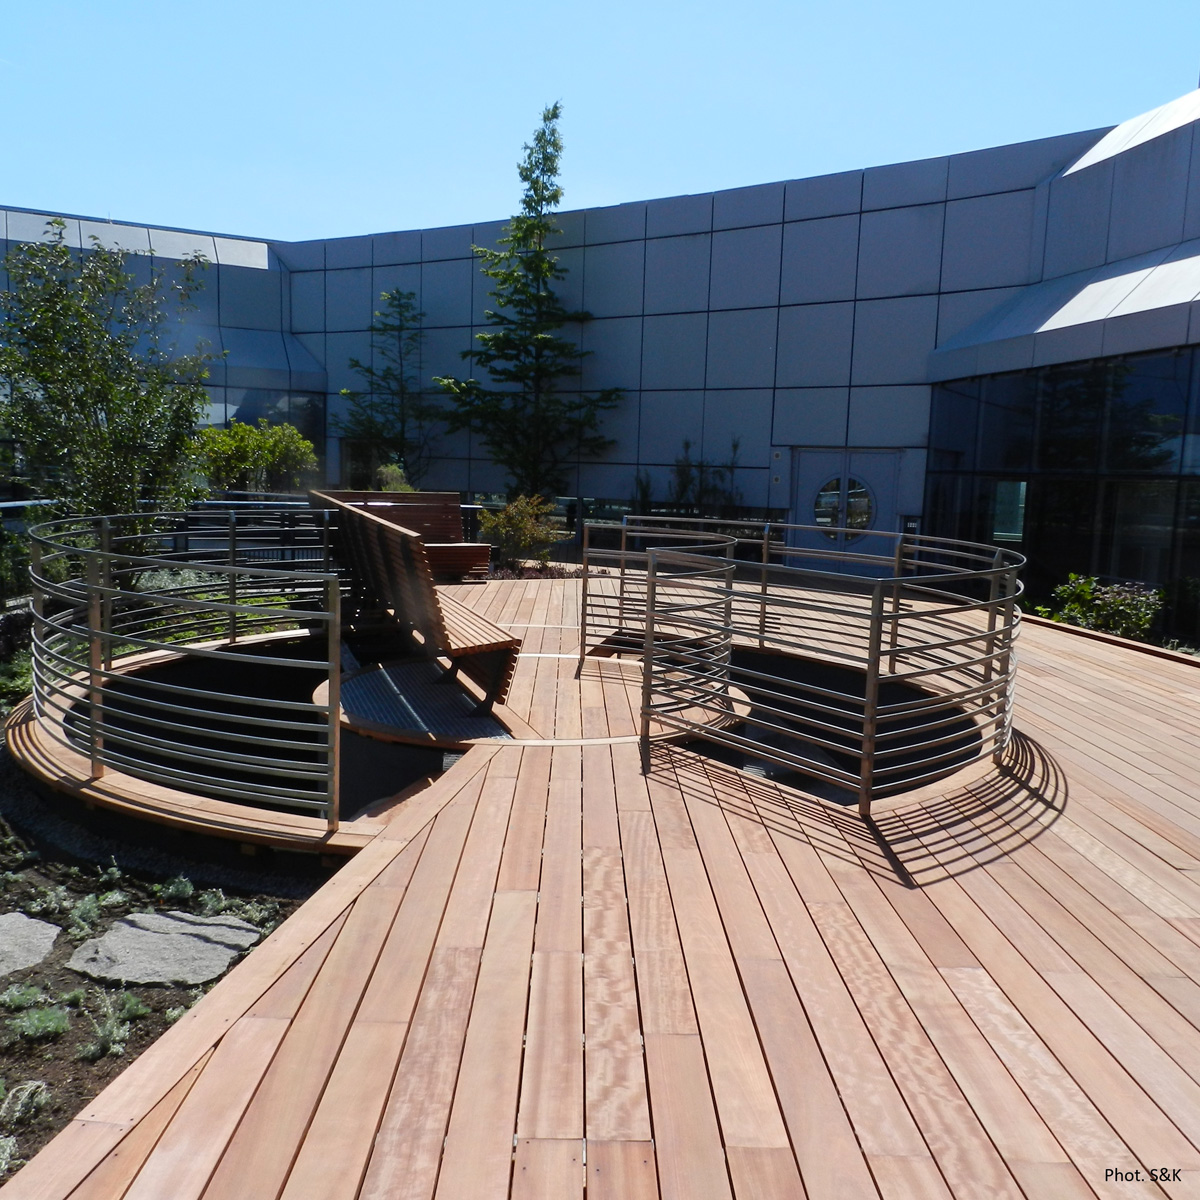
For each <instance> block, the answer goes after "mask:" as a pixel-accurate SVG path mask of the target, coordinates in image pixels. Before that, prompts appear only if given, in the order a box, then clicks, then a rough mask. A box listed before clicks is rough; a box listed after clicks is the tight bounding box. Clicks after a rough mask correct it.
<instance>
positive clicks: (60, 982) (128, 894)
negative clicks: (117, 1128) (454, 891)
mask: <svg viewBox="0 0 1200 1200" xmlns="http://www.w3.org/2000/svg"><path fill="white" fill-rule="evenodd" d="M0 812H2V813H3V816H0V912H24V913H26V914H27V915H29V916H31V917H36V918H37V919H38V920H42V921H49V922H51V923H52V924H55V925H58V926H60V927H61V928H62V929H63V931H64V932H63V934H61V935H60V936H59V938H58V939H57V941H56V943H55V945H54V949H53V950H52V951H51V953H50V956H49V957H48V958H46V959H45V960H44V961H43V962H41V963H39V964H38V965H36V966H33V967H29V968H27V969H25V970H21V971H13V972H11V973H9V974H8V975H4V976H0V1081H2V1082H3V1085H4V1088H5V1093H6V1096H7V1098H8V1100H9V1103H8V1106H7V1108H6V1107H5V1104H4V1100H3V1099H0V1167H2V1166H3V1165H4V1157H5V1151H6V1150H8V1151H9V1152H10V1153H11V1157H10V1161H9V1162H8V1164H7V1166H6V1168H5V1169H2V1170H0V1179H4V1178H6V1177H7V1176H8V1175H9V1174H11V1173H12V1172H14V1171H16V1170H17V1168H18V1167H19V1166H20V1165H21V1163H22V1162H24V1161H27V1160H28V1159H30V1158H32V1157H33V1155H34V1154H36V1153H37V1151H38V1150H39V1149H40V1148H41V1147H42V1146H43V1145H44V1144H45V1143H46V1142H48V1141H49V1140H50V1139H51V1138H52V1137H53V1136H54V1135H55V1134H56V1133H57V1132H58V1131H59V1130H60V1129H62V1128H63V1127H64V1126H65V1125H67V1124H68V1123H69V1122H70V1121H71V1119H72V1118H73V1117H74V1116H75V1115H76V1114H77V1113H78V1112H79V1111H80V1110H81V1109H82V1108H83V1107H84V1106H85V1105H86V1104H87V1103H88V1101H89V1100H91V1099H92V1098H93V1097H94V1096H96V1095H97V1094H98V1093H99V1092H100V1091H101V1090H103V1088H104V1087H105V1085H107V1084H108V1083H109V1082H110V1081H111V1080H112V1079H113V1078H114V1077H115V1076H116V1075H118V1074H120V1072H121V1071H123V1070H124V1069H125V1068H126V1067H127V1066H129V1064H130V1063H131V1062H132V1061H133V1060H134V1059H135V1058H136V1057H137V1056H138V1055H139V1054H140V1053H141V1052H142V1051H143V1050H145V1049H146V1047H148V1046H149V1045H150V1044H151V1043H152V1042H153V1041H155V1039H156V1038H158V1037H159V1036H160V1035H161V1034H162V1033H163V1032H165V1031H166V1030H167V1029H168V1028H169V1027H170V1026H171V1024H172V1023H173V1022H174V1021H175V1020H177V1019H178V1018H179V1017H180V1016H182V1015H183V1013H184V1012H186V1011H187V1009H188V1008H189V1007H191V1005H193V1004H195V1003H196V1001H197V1000H199V999H200V997H201V996H203V995H204V993H205V991H207V989H208V988H209V987H211V986H212V984H211V983H210V984H206V985H203V986H201V987H175V986H159V985H143V984H131V985H129V986H128V987H123V986H121V985H118V984H108V983H99V982H97V981H95V980H92V979H89V978H87V977H86V976H83V975H80V974H78V973H77V972H75V971H72V970H71V969H70V968H69V967H68V966H67V962H68V960H69V959H70V957H71V955H72V954H73V953H74V952H75V950H76V948H77V947H78V946H79V945H80V943H81V942H83V941H84V940H86V939H87V938H91V937H98V936H100V935H101V934H102V933H103V932H104V931H105V930H106V929H108V928H109V926H110V925H111V924H112V922H113V921H114V920H115V919H116V918H118V917H122V916H126V915H127V914H129V913H132V912H154V911H159V910H163V911H165V910H168V909H176V910H179V911H182V912H191V913H196V914H198V915H207V916H211V915H214V914H215V913H216V912H225V913H228V914H230V915H233V916H238V917H241V918H243V919H245V920H249V921H250V922H251V923H252V924H254V925H256V926H258V927H259V928H260V929H261V930H262V931H263V933H264V935H265V934H266V933H268V932H269V931H270V930H271V929H273V928H274V927H275V926H276V925H277V924H279V922H281V921H283V920H284V919H286V918H287V917H288V916H289V915H290V914H291V913H292V912H293V911H294V910H295V909H296V908H297V907H298V906H299V904H300V903H302V901H303V899H304V898H305V897H306V896H307V895H308V894H310V893H311V892H312V891H314V890H315V889H316V887H317V886H319V884H320V883H321V882H322V880H323V878H324V877H326V876H327V875H328V870H327V869H326V870H324V871H319V870H313V869H312V864H306V866H307V869H301V870H297V871H296V872H295V873H294V874H291V875H289V874H288V873H287V872H286V869H285V870H284V871H282V872H281V871H280V870H278V868H279V867H284V868H286V865H287V864H281V863H276V862H269V861H265V860H264V861H260V862H258V863H257V864H255V863H253V862H251V863H250V864H249V865H245V866H243V865H241V864H239V863H237V862H236V860H235V859H230V858H227V859H226V860H225V862H224V863H222V862H221V861H220V860H219V859H210V860H209V861H207V862H206V861H203V860H197V859H195V858H194V857H193V858H187V859H184V858H180V857H178V855H177V852H176V848H175V847H171V848H170V849H168V850H164V842H163V840H162V839H159V838H156V837H155V835H154V832H153V830H152V829H151V830H147V831H145V839H144V841H143V842H142V843H141V844H139V843H138V842H137V841H136V840H129V841H119V840H114V839H113V837H112V836H110V835H111V832H112V831H111V829H105V828H103V827H101V828H100V829H97V827H96V824H95V821H94V814H93V819H92V822H91V823H92V828H90V829H89V828H88V827H87V825H86V824H85V823H84V821H83V814H82V813H79V814H74V813H73V812H72V811H71V810H70V809H69V808H64V807H63V805H62V803H61V802H60V801H55V800H54V799H53V798H51V797H48V796H43V795H41V794H40V793H37V792H35V791H34V789H33V788H32V787H30V785H29V784H28V782H27V781H26V780H25V778H24V776H22V775H20V773H19V772H17V771H16V770H15V769H14V768H13V766H12V764H11V761H10V760H8V757H7V754H6V753H5V752H4V751H3V750H2V749H0ZM76 815H78V816H79V818H80V820H79V823H78V824H76V823H75V822H74V820H73V819H72V818H73V817H74V816H76ZM48 833H49V834H51V835H54V836H55V837H56V838H57V841H58V844H57V845H56V844H55V843H54V842H52V841H50V840H48V837H47V834H48ZM202 849H203V847H202ZM296 865H297V866H298V867H299V866H300V864H296ZM272 868H275V869H272ZM256 881H257V882H256ZM214 884H216V885H219V886H214ZM264 886H266V887H267V888H268V889H269V890H266V891H264V890H261V889H262V887H264ZM89 897H91V898H92V899H90V900H89V899H88V898H89ZM248 953H253V950H250V951H248ZM237 961H240V959H235V960H234V963H233V964H231V966H232V965H235V964H236V962H237ZM213 982H216V981H215V980H214V981H213ZM22 985H32V986H34V987H36V988H39V989H41V992H42V993H43V994H44V997H45V998H44V999H43V1000H41V1001H39V1003H38V1004H36V1005H34V1006H33V1007H32V1008H30V1009H27V1010H25V1011H27V1012H29V1011H34V1009H35V1008H47V1007H53V1008H58V1009H61V1010H65V1012H66V1014H67V1021H68V1027H67V1029H66V1032H64V1033H61V1034H59V1035H57V1036H54V1037H50V1038H46V1039H44V1040H30V1038H28V1037H26V1036H22V1035H21V1033H20V1032H19V1031H18V1029H16V1028H14V1025H13V1022H14V1021H19V1020H20V1017H21V1010H20V1009H18V1008H14V1007H12V1005H13V1003H14V1001H18V1000H19V999H20V998H19V996H17V995H16V993H17V992H18V990H19V989H20V987H21V986H22ZM127 997H133V998H136V1001H140V1004H138V1003H136V1002H135V1001H134V1000H130V999H127ZM143 1007H144V1008H145V1009H146V1010H148V1011H146V1012H145V1013H142V1008H143ZM112 1008H116V1009H117V1010H118V1011H120V1010H122V1009H124V1016H125V1018H126V1019H125V1022H124V1023H125V1024H126V1025H127V1031H126V1030H119V1033H120V1034H122V1035H125V1041H124V1046H123V1049H117V1050H114V1051H112V1052H110V1053H106V1054H98V1050H100V1049H102V1048H103V1047H101V1046H99V1045H98V1038H97V1027H96V1026H97V1024H98V1023H103V1022H104V1019H105V1016H106V1015H107V1013H108V1012H110V1011H111V1009H112ZM139 1013H141V1014H142V1015H134V1014H139ZM118 1023H120V1017H119V1018H118ZM31 1081H40V1082H41V1083H43V1084H44V1085H45V1086H46V1088H47V1089H48V1092H47V1093H45V1101H44V1104H43V1105H42V1107H41V1108H40V1109H39V1110H37V1111H36V1112H33V1113H25V1114H22V1113H20V1112H18V1111H16V1110H17V1107H18V1106H17V1105H16V1104H15V1103H14V1101H16V1100H17V1099H18V1098H19V1097H18V1096H14V1095H13V1092H14V1089H15V1088H19V1087H20V1085H21V1084H23V1083H29V1082H31ZM39 1090H40V1089H39ZM7 1138H14V1139H15V1146H13V1145H12V1144H11V1143H7V1142H5V1141H3V1140H2V1139H7Z"/></svg>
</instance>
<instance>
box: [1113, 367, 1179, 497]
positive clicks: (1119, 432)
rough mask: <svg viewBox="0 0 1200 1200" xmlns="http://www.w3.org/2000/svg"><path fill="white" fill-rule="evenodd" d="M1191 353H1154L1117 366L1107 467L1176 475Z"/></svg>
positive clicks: (1114, 373)
mask: <svg viewBox="0 0 1200 1200" xmlns="http://www.w3.org/2000/svg"><path fill="white" fill-rule="evenodd" d="M1190 365H1191V356H1190V355H1188V354H1154V355H1149V356H1142V357H1138V358H1131V359H1126V360H1124V361H1122V362H1117V363H1114V364H1113V367H1112V378H1111V381H1110V397H1109V406H1108V420H1107V422H1106V425H1107V428H1106V429H1105V436H1104V443H1105V445H1104V466H1105V468H1106V469H1107V470H1109V471H1154V472H1156V473H1158V474H1170V475H1174V474H1177V473H1178V471H1179V456H1180V450H1181V447H1182V436H1183V422H1184V417H1185V415H1186V413H1187V393H1188V375H1189V367H1190Z"/></svg>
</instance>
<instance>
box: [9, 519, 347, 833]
mask: <svg viewBox="0 0 1200 1200" xmlns="http://www.w3.org/2000/svg"><path fill="white" fill-rule="evenodd" d="M328 523H329V515H328V514H327V513H323V512H317V511H312V510H309V509H297V508H293V507H286V508H279V509H275V510H272V509H270V508H266V507H255V508H250V507H243V506H239V507H236V508H229V509H221V510H215V509H212V508H205V509H201V510H193V511H189V512H181V513H161V514H146V513H129V514H122V515H118V516H106V517H68V518H63V519H60V520H56V521H49V522H46V523H44V524H40V525H36V526H34V527H33V528H32V529H31V530H30V545H31V565H30V580H31V585H32V596H33V600H32V603H33V611H34V621H33V631H32V638H33V681H34V687H33V702H34V711H35V713H36V715H37V718H38V720H39V722H40V723H41V724H42V726H43V728H45V729H46V730H47V731H48V732H49V733H50V734H51V736H54V737H57V738H59V739H60V740H61V741H63V742H64V743H65V744H66V745H67V746H68V747H69V748H70V749H72V750H74V751H75V752H77V753H79V754H82V755H84V756H86V757H87V758H88V759H89V760H90V763H91V773H92V775H93V777H99V776H101V775H103V774H104V772H105V771H106V770H108V769H112V770H118V771H121V772H123V773H124V774H127V775H131V776H134V777H136V778H138V779H142V780H146V781H148V782H152V783H157V784H161V785H163V786H166V787H169V788H175V789H178V790H181V791H185V792H198V793H200V794H203V795H209V796H214V797H217V798H228V799H231V800H235V801H240V802H242V803H251V804H255V805H259V806H262V807H268V808H274V809H283V810H292V811H299V812H306V813H312V814H314V815H318V816H322V817H324V819H325V821H326V823H327V825H328V827H329V828H330V829H331V830H333V829H336V828H337V825H338V820H339V811H338V810H339V792H338V757H339V749H340V732H339V725H338V678H339V674H340V663H341V649H340V646H341V629H340V596H341V581H340V578H339V575H338V573H337V571H336V569H335V566H334V563H333V560H332V558H331V556H330V536H329V528H328ZM289 632H305V633H307V634H308V635H309V636H311V637H313V638H315V639H317V640H318V644H319V646H320V649H319V650H318V651H317V654H316V656H315V657H311V658H299V659H298V658H293V657H288V656H285V655H281V654H277V653H273V652H272V642H273V639H272V638H271V637H270V636H264V635H271V634H285V635H286V634H287V633H289ZM179 660H182V661H183V662H184V663H186V664H195V666H196V669H197V670H201V671H202V672H204V673H206V674H208V675H209V676H210V678H208V680H207V681H204V675H203V674H202V675H201V679H200V680H196V679H194V678H193V679H191V680H190V681H189V680H188V679H187V678H186V677H182V678H176V679H174V680H164V679H153V678H144V677H143V675H142V673H141V671H140V670H139V668H144V667H149V666H152V665H154V664H156V663H160V662H165V661H179ZM223 667H224V668H227V669H228V670H229V671H230V672H232V671H234V670H236V669H241V670H243V671H244V670H245V669H247V668H249V669H251V670H253V669H255V668H262V669H271V670H278V671H283V672H288V673H295V674H294V678H295V679H296V687H295V688H294V689H290V690H292V691H294V692H295V693H296V694H297V695H299V696H302V697H304V698H303V699H299V698H294V697H293V698H291V699H284V698H279V697H269V696H251V695H245V694H242V693H241V692H240V691H237V690H235V689H233V688H232V687H231V688H229V689H228V690H225V689H224V688H223V687H222V685H221V682H220V672H221V669H222V668H223ZM212 668H216V670H217V678H216V680H215V681H214V680H213V679H212V678H211V674H212V670H211V669H212ZM285 678H286V676H285ZM322 682H324V683H327V685H328V687H327V693H326V700H325V702H324V703H316V702H314V701H312V700H310V699H308V697H310V696H312V695H313V694H314V693H315V692H316V690H317V688H318V686H319V685H320V684H321V683H322Z"/></svg>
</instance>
